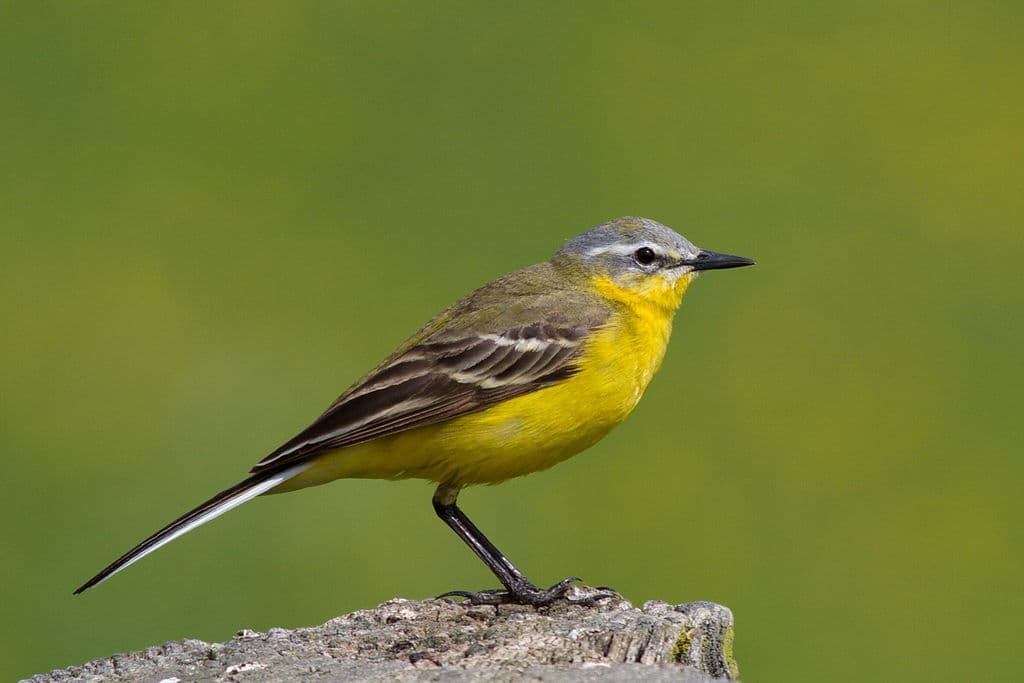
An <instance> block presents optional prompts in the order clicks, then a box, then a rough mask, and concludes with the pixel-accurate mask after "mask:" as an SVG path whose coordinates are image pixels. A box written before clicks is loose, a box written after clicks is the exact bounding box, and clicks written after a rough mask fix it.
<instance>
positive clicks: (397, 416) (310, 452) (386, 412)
mask: <svg viewBox="0 0 1024 683" xmlns="http://www.w3.org/2000/svg"><path fill="white" fill-rule="evenodd" d="M594 327H596V324H588V325H581V326H572V325H567V324H553V323H534V324H530V325H526V326H523V327H518V328H515V329H510V330H506V331H503V332H501V333H485V334H472V335H466V336H464V337H461V338H457V339H445V340H434V339H427V340H424V341H422V342H420V343H418V344H416V345H414V346H412V347H410V348H408V349H406V350H405V351H404V352H403V353H401V354H400V355H398V356H396V357H395V358H393V359H391V360H390V362H388V363H386V364H385V365H383V366H382V367H380V368H378V369H377V371H376V372H374V373H373V374H371V375H370V376H369V377H367V378H365V379H364V380H363V381H362V382H361V383H359V384H357V385H356V386H354V387H352V388H351V389H349V390H348V391H347V392H345V394H343V395H342V396H341V397H340V398H339V399H338V400H337V401H335V403H334V404H333V405H332V406H331V407H330V408H328V410H327V411H326V412H325V413H324V414H323V415H321V416H320V417H319V418H317V420H316V421H315V422H313V424H311V425H310V426H309V427H307V428H306V429H304V430H303V431H302V432H300V433H299V434H298V435H296V436H295V437H294V438H293V439H291V440H290V441H288V442H287V443H285V444H284V445H282V446H281V447H280V448H278V449H277V450H275V451H274V452H273V453H271V454H270V455H268V456H267V457H265V458H264V459H263V460H261V461H260V462H259V463H257V464H256V466H255V467H253V469H252V471H253V472H262V471H266V470H269V469H279V468H282V467H287V466H289V465H292V464H295V463H298V462H301V461H304V460H307V459H309V458H310V457H312V456H314V455H316V454H318V453H321V452H324V451H328V450H334V449H337V448H343V447H345V446H352V445H354V444H358V443H362V442H364V441H369V440H370V439H376V438H380V437H382V436H389V435H392V434H396V433H398V432H401V431H405V430H408V429H414V428H416V427H423V426H426V425H430V424H436V423H438V422H443V421H445V420H450V419H452V418H455V417H459V416H461V415H467V414H469V413H473V412H476V411H479V410H483V409H484V408H487V407H488V406H491V405H494V404H495V403H498V402H499V401H504V400H507V399H509V398H512V397H514V396H520V395H522V394H526V393H529V392H531V391H536V390H537V389H542V388H544V387H548V386H551V385H553V384H556V383H558V382H560V381H562V380H564V379H566V378H568V377H570V376H572V374H573V373H575V372H576V370H577V366H576V362H575V361H576V360H577V359H578V356H579V352H580V349H581V345H582V342H583V340H584V339H585V338H586V336H587V335H588V334H589V333H590V332H591V331H592V330H593V329H594Z"/></svg>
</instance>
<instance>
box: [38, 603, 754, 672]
mask: <svg viewBox="0 0 1024 683" xmlns="http://www.w3.org/2000/svg"><path fill="white" fill-rule="evenodd" d="M575 590H577V591H579V594H580V595H582V594H585V592H586V591H587V590H588V589H585V588H578V589H575ZM732 624H733V621H732V612H730V611H729V610H728V608H725V607H722V606H721V605H716V604H714V603H710V602H691V603H685V604H682V605H677V606H672V605H669V604H667V603H664V602H648V603H646V604H645V605H644V606H643V607H642V608H641V609H637V608H635V607H633V606H632V605H631V604H630V603H628V602H626V601H625V600H603V601H601V603H600V604H599V605H597V606H593V607H580V606H571V605H564V604H563V605H556V606H553V607H548V608H541V609H537V608H533V607H523V606H518V605H515V606H512V605H503V606H500V607H491V606H469V605H464V604H460V603H457V602H453V601H450V600H424V601H413V600H402V599H395V600H391V601H389V602H386V603H384V604H383V605H380V606H379V607H377V608H375V609H370V610H363V611H359V612H353V613H351V614H347V615H345V616H341V617H337V618H335V619H331V620H330V621H328V622H327V623H326V624H324V625H322V626H316V627H312V628H302V629H295V630H286V629H271V630H270V631H269V632H267V633H256V632H254V631H248V630H245V631H240V632H239V633H238V634H237V635H236V636H235V637H234V638H233V639H231V640H230V641H228V642H226V643H205V642H203V641H201V640H178V641H173V642H170V643H166V644H164V645H160V646H157V647H150V648H147V649H146V650H142V651H140V652H132V653H129V654H120V655H114V656H113V657H109V658H106V659H97V660H94V661H91V662H88V663H86V664H84V665H82V666H73V667H70V668H67V669H62V670H59V671H52V672H50V673H48V674H41V675H38V676H34V677H32V678H31V679H30V680H32V681H34V682H36V683H44V682H51V681H52V682H56V681H60V682H61V683H68V682H71V681H76V682H77V681H146V682H147V683H149V682H152V683H158V682H161V681H162V682H165V683H177V682H179V681H180V682H181V683H185V682H192V681H239V682H252V683H257V682H259V683H265V682H269V681H295V680H300V679H301V680H325V681H440V680H444V681H499V680H501V681H507V680H513V679H514V680H528V681H529V680H532V681H555V680H557V681H686V682H688V683H706V682H707V681H710V680H712V679H713V678H718V679H723V678H724V679H735V678H736V676H737V673H738V672H737V669H736V664H735V662H734V660H733V659H732V634H733V629H732Z"/></svg>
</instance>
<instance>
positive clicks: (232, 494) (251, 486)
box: [75, 463, 309, 595]
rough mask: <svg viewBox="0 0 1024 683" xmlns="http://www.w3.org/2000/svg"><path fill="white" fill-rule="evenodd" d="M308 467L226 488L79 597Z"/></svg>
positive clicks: (135, 551) (124, 557) (262, 475)
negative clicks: (180, 537) (175, 540)
mask: <svg viewBox="0 0 1024 683" xmlns="http://www.w3.org/2000/svg"><path fill="white" fill-rule="evenodd" d="M307 467H309V463H302V464H299V465H296V466H295V467H290V468H288V469H286V470H282V471H280V472H274V473H272V474H268V473H260V474H255V475H253V476H251V477H249V478H248V479H246V480H245V481H242V482H239V483H237V484H235V485H234V486H232V487H231V488H229V489H225V490H223V491H221V492H220V493H218V494H217V495H215V496H214V497H213V498H211V499H210V500H208V501H206V502H205V503H203V504H202V505H200V506H199V507H197V508H195V509H193V510H189V511H188V512H186V513H185V514H183V515H182V516H181V517H178V519H176V520H174V521H173V522H171V523H170V524H168V525H167V526H165V527H164V528H163V529H160V531H158V532H156V533H155V534H153V535H152V536H150V537H149V538H147V539H146V540H145V541H143V542H142V543H139V544H138V545H137V546H135V547H134V548H132V549H131V550H129V551H128V552H126V553H125V554H124V555H122V556H121V557H119V558H117V559H116V560H114V561H113V562H111V563H110V564H109V565H107V567H106V568H104V569H103V571H101V572H100V573H99V574H97V575H96V576H94V577H92V578H91V579H89V580H88V581H86V582H85V583H83V584H82V585H81V586H79V587H78V588H77V589H76V590H75V595H78V594H79V593H81V592H82V591H84V590H86V589H87V588H92V587H93V586H95V585H96V584H99V583H103V582H104V581H106V580H107V579H109V578H110V577H111V576H113V575H114V574H116V573H118V572H119V571H121V570H122V569H124V568H125V567H127V566H128V565H130V564H134V563H135V562H138V561H139V560H141V559H142V558H143V557H145V556H146V555H149V554H150V553H151V552H153V551H154V550H156V549H157V548H161V547H163V546H165V545H167V544H168V543H170V542H171V541H173V540H174V539H176V538H178V537H179V536H183V535H184V534H187V533H188V532H190V531H192V530H193V529H195V528H196V527H197V526H200V525H202V524H206V523H207V522H209V521H210V520H211V519H213V518H215V517H220V516H221V515H223V514H224V513H225V512H227V511H228V510H232V509H234V508H236V507H238V506H239V505H241V504H242V503H245V502H247V501H250V500H252V499H253V498H255V497H256V496H258V495H260V494H261V493H266V492H267V491H269V490H270V489H272V488H274V487H275V486H277V485H278V484H280V483H282V482H284V481H287V480H288V479H291V478H292V477H294V476H295V475H296V474H298V473H299V472H302V471H303V470H304V469H306V468H307Z"/></svg>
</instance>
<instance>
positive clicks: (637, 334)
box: [273, 287, 685, 493]
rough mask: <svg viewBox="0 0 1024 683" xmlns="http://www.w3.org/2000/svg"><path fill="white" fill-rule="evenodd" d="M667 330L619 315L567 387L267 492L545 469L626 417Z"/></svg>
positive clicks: (402, 440) (350, 452) (331, 458)
mask: <svg viewBox="0 0 1024 683" xmlns="http://www.w3.org/2000/svg"><path fill="white" fill-rule="evenodd" d="M681 289H685V287H683V288H681ZM678 296H679V297H680V298H681V296H682V292H679V293H678ZM675 303H676V305H678V298H676V300H675ZM673 308H674V307H673ZM671 329H672V316H671V311H666V310H664V309H663V308H657V309H656V308H648V307H640V308H635V307H623V308H622V309H621V310H620V311H619V312H618V313H616V314H615V316H613V318H612V319H611V320H610V321H609V324H607V325H606V326H605V327H604V328H603V329H601V330H599V331H597V332H595V333H593V334H592V335H591V337H590V340H589V341H588V342H587V348H586V349H585V351H584V353H583V354H582V355H581V357H582V359H583V360H582V361H581V363H580V367H579V372H577V373H576V374H575V375H573V376H572V377H570V378H569V379H567V380H565V381H564V382H562V383H560V384H557V385H554V386H551V387H547V388H545V389H541V390H538V391H534V392H532V393H529V394H526V395H523V396H519V397H516V398H513V399H509V400H507V401H504V402H502V403H499V404H496V405H494V406H492V407H490V408H487V409H485V410H483V411H480V412H478V413H473V414H470V415H465V416H463V417H459V418H455V419H453V420H449V421H447V422H443V423H441V424H437V425H429V426H426V427H420V428H418V429H413V430H409V431H407V432H402V433H399V434H396V435H394V436H390V437H384V438H380V439H375V440H373V441H369V442H366V443H363V444H359V445H356V446H349V447H347V448H343V449H340V450H337V451H333V452H328V453H325V454H323V455H322V456H320V457H318V458H317V459H316V460H315V461H314V462H313V464H312V465H311V466H310V468H309V469H307V470H306V471H305V472H302V473H301V474H299V475H297V476H296V477H294V478H293V479H290V480H288V481H286V482H285V483H283V484H282V485H281V486H279V487H278V488H276V489H274V491H273V492H274V493H279V492H284V491H292V490H295V489H300V488H304V487H307V486H314V485H317V484H323V483H326V482H328V481H332V480H334V479H342V478H367V479H404V478H409V477H415V478H421V479H429V480H432V481H435V482H438V483H444V484H448V485H453V486H456V487H458V486H463V485H467V484H494V483H498V482H501V481H504V480H506V479H510V478H512V477H518V476H521V475H524V474H529V473H531V472H536V471H538V470H543V469H546V468H548V467H551V466H552V465H555V464H557V463H559V462H561V461H562V460H565V459H566V458H569V457H572V456H573V455H576V454H577V453H579V452H580V451H582V450H584V449H586V448H589V447H590V446H592V445H594V444H595V443H596V442H597V441H599V440H600V439H601V438H602V437H603V436H605V435H606V434H607V433H608V432H609V431H610V430H611V429H612V428H613V427H615V426H616V425H618V424H619V423H620V422H622V421H623V420H624V419H625V418H626V416H627V415H629V413H630V412H632V410H633V408H634V407H635V406H636V404H637V402H638V401H639V400H640V397H641V396H643V393H644V391H645V390H646V388H647V385H648V384H649V383H650V381H651V378H653V377H654V374H655V373H656V372H657V370H658V368H659V367H660V365H661V361H662V358H663V357H664V354H665V349H666V347H667V345H668V340H669V335H670V334H671Z"/></svg>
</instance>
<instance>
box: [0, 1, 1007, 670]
mask: <svg viewBox="0 0 1024 683" xmlns="http://www.w3.org/2000/svg"><path fill="white" fill-rule="evenodd" d="M1022 19H1024V12H1022V10H1021V5H1019V4H1015V3H1006V2H978V3H970V4H968V3H928V2H907V3H852V4H847V5H845V6H839V4H838V3H826V4H824V5H823V4H820V3H812V2H787V3H771V4H756V5H754V4H746V3H744V4H740V3H737V4H725V3H706V4H684V3H676V2H663V3H644V4H642V5H640V4H632V3H611V2H603V3H597V2H594V3H586V4H583V3H565V4H563V3H536V4H534V5H533V6H532V7H527V6H517V7H516V8H512V7H507V6H498V5H497V4H496V3H495V4H492V5H490V6H486V7H485V6H482V5H480V4H477V3H461V4H459V3H444V4H440V5H437V4H432V3H417V2H392V3H380V4H374V3H366V4H361V5H356V4H348V3H328V4H307V3H267V4H264V3H258V4H257V3H251V4H250V3H242V4H237V5H233V6H232V5H226V4H217V5H210V4H208V3H162V4H159V5H154V4H145V5H139V6H129V5H128V3H122V4H121V6H117V5H116V4H109V3H90V4H72V3H20V4H19V5H17V6H12V5H11V4H5V6H4V9H2V10H0V35H2V41H0V50H2V55H0V56H2V58H3V68H2V71H0V98H2V102H3V105H2V107H0V124H2V127H3V133H2V138H0V140H2V154H3V163H2V164H0V173H2V182H0V204H2V208H0V220H2V236H0V253H2V254H3V267H2V269H0V294H2V301H3V305H2V308H0V315H2V318H0V323H2V328H3V334H2V335H0V349H2V358H3V361H2V365H0V373H2V374H0V377H2V395H0V452H2V455H3V462H4V464H5V467H6V469H5V471H4V476H3V482H2V484H0V486H2V489H3V494H2V497H0V501H2V502H0V505H2V506H3V507H2V509H0V514H2V518H3V534H2V538H0V544H2V545H0V551H2V558H3V559H2V562H0V586H2V587H0V591H2V593H0V604H2V605H3V609H2V613H3V617H2V621H0V623H2V627H0V628H2V632H0V642H3V643H4V646H3V647H2V648H0V678H3V679H5V680H7V679H10V678H12V677H18V676H26V675H29V674H32V673H34V672H39V671H45V670H48V669H50V668H54V667H61V666H67V665H71V664H75V663H80V662H82V661H84V660H87V659H89V658H93V657H98V656H105V655H109V654H111V653H113V652H117V651H125V650H131V649H136V648H140V647H143V646H146V645H150V644H154V643H159V642H162V641H165V640H169V639H175V638H182V637H185V636H188V637H195V638H202V639H207V640H221V639H225V638H228V637H230V636H231V635H232V633H233V632H234V631H236V630H238V629H240V628H243V627H247V628H255V629H266V628H268V627H271V626H300V625H311V624H316V623H319V622H322V621H324V620H326V619H328V618H330V617H332V616H334V615H337V614H340V613H343V612H346V611H350V610H354V609H359V608H366V607H370V606H373V605H375V604H377V603H379V602H381V601H384V600H386V599H388V598H390V597H392V596H395V595H399V596H406V597H427V596H431V595H434V594H436V593H438V592H441V591H443V590H447V589H452V588H482V587H486V586H489V585H492V584H494V580H493V578H492V577H491V576H490V575H489V574H488V573H487V571H486V569H485V568H484V567H483V565H482V564H481V563H480V562H478V561H477V560H476V559H475V558H474V557H473V556H472V555H471V554H470V553H469V551H468V550H467V549H466V548H464V547H463V546H462V545H461V544H460V543H459V541H458V540H457V539H456V538H455V536H454V535H453V534H451V533H450V532H449V531H448V530H447V529H445V528H444V527H443V525H442V524H441V523H440V522H439V521H438V520H436V519H435V518H434V515H433V513H432V511H431V508H430V503H429V498H430V494H431V488H430V487H429V486H428V485H427V484H425V483H423V482H416V481H410V482H402V483H388V482H364V481H346V482H338V483H335V484H332V485H330V486H326V487H321V488H318V489H313V490H309V491H307V492H304V493H303V494H302V495H297V496H285V497H275V498H269V499H261V500H258V501H256V502H254V503H252V504H250V505H248V506H246V507H245V508H243V509H241V510H238V511H236V512H233V513H232V514H230V515H228V516H226V517H224V518H222V519H220V520H218V521H217V522H215V523H213V524H211V525H209V526H207V527H204V528H203V529H201V530H200V531H198V532H196V533H194V534H191V535H189V536H187V537H186V538H184V539H182V540H180V541H177V542H176V543H175V544H173V545H172V546H170V547H168V548H166V549H164V550H162V551H160V552H159V553H158V554H157V555H155V556H152V557H150V558H147V559H146V560H144V561H143V562H141V563H139V564H138V565H136V566H134V567H132V568H131V569H130V570H129V571H126V572H125V573H123V574H121V575H119V576H118V577H117V578H116V579H115V580H113V581H111V582H110V583H107V584H104V585H103V586H101V587H100V588H98V589H94V590H93V591H90V592H89V593H86V594H85V595H83V596H80V597H74V598H73V597H72V596H71V590H72V589H73V588H74V587H75V586H77V585H78V584H79V583H81V582H82V581H83V580H84V579H86V578H88V577H89V576H90V575H92V574H93V573H94V572H95V571H96V570H98V569H99V568H100V567H102V566H103V565H104V564H106V563H107V562H108V561H109V560H111V559H113V558H114V557H115V556H117V555H118V554H120V553H121V552H122V551H124V550H126V549H127V548H128V547H129V546H131V545H132V544H133V543H135V542H136V541H138V540H140V539H141V538H142V537H144V536H145V535H147V534H148V533H150V532H151V531H153V530H155V529H156V528H157V527H159V526H160V525H162V524H163V523H165V522H167V521H169V520H170V519H171V518H173V517H174V516H176V515H177V514H178V513H180V512H182V511H184V510H185V509H186V508H188V507H190V506H191V505H193V504H195V503H197V502H199V501H200V500H202V499H204V498H205V497H207V496H208V495H209V494H212V493H213V492H215V491H216V490H219V489H220V488H222V487H224V486H227V485H229V484H231V483H233V482H234V481H236V480H238V479H239V478H240V477H241V476H242V475H243V474H244V473H245V472H246V470H247V468H248V467H249V466H250V465H251V464H252V463H253V462H255V461H256V460H257V459H259V458H260V457H262V456H263V455H264V454H266V453H267V452H268V451H269V450H271V449H272V448H274V447H275V446H277V445H278V444H279V443H280V442H282V441H283V440H285V439H286V438H288V437H290V436H291V435H292V434H293V433H294V432H295V431H296V430H297V429H298V428H301V427H303V426H305V424H306V423H307V422H308V421H309V420H310V419H312V418H313V417H314V416H315V415H316V414H318V413H319V411H320V410H322V409H323V408H324V407H325V406H326V405H327V404H328V403H329V402H330V401H331V400H332V399H333V398H334V397H335V396H336V395H337V394H338V393H340V392H341V390H342V389H344V388H345V387H346V386H347V384H348V383H350V382H351V381H353V380H355V379H356V378H357V377H358V376H359V375H360V374H361V373H362V372H364V371H365V370H366V369H368V368H369V367H370V366H372V365H373V364H374V363H376V362H377V361H379V360H380V359H381V358H382V357H383V356H384V355H386V354H387V353H388V352H389V351H390V350H391V349H392V348H393V347H394V346H395V345H396V344H397V343H398V342H399V341H401V340H402V339H403V338H404V337H405V336H406V335H407V334H409V333H411V332H412V331H413V330H415V329H416V328H417V327H418V326H419V325H420V324H421V323H423V322H424V321H425V320H426V319H427V318H428V317H430V316H431V315H433V313H435V312H436V311H437V310H438V309H440V308H441V307H442V306H444V305H446V304H447V303H449V302H450V301H452V300H454V299H455V298H457V297H459V296H461V295H462V294H464V293H465V292H467V291H469V290H470V289H472V288H473V287H475V286H477V285H479V284H481V283H483V282H485V281H487V280H489V279H491V278H493V277H495V276H497V275H498V274H501V273H503V272H507V271H509V270H512V269H515V268H518V267H520V266H522V265H525V264H528V263H532V262H535V261H538V260H542V259H545V258H547V257H548V256H549V255H550V254H551V253H552V252H554V251H555V250H556V249H557V248H558V247H559V246H560V245H561V244H562V242H563V241H564V240H565V239H567V238H569V237H571V236H573V235H574V234H576V233H578V232H580V231H582V230H584V229H586V228H588V227H590V226H592V225H594V224H596V223H599V222H602V221H604V220H607V219H609V218H613V217H616V216H620V215H626V214H635V215H644V216H649V217H652V218H656V219H659V220H661V221H664V222H666V223H668V224H669V225H671V226H673V227H675V228H677V229H678V230H679V231H680V232H682V233H683V234H685V235H687V236H688V237H690V238H691V239H693V240H694V241H695V242H697V243H698V244H700V245H702V246H705V247H707V248H710V249H715V250H721V251H727V252H732V253H738V254H744V255H748V256H751V257H754V258H756V259H757V261H758V266H757V267H756V268H752V269H748V270H742V271H731V272H728V273H712V274H710V275H709V276H706V277H704V278H702V279H701V281H700V282H698V283H697V285H696V286H695V287H694V288H693V289H692V290H691V292H690V295H689V297H688V299H687V301H686V303H685V304H684V306H683V310H682V311H681V313H680V315H679V317H678V318H677V325H676V334H675V337H674V340H673V344H672V347H671V348H670V349H669V354H668V356H667V358H666V362H665V365H664V367H663V369H662V372H661V374H660V375H659V376H658V378H657V379H656V381H655V382H654V383H653V385H652V386H651V388H650V390H649V392H648V394H647V397H646V398H645V400H644V401H643V402H642V403H641V405H640V407H639V409H638V410H637V412H636V413H635V415H634V416H633V417H632V418H631V419H630V420H629V421H627V423H626V424H625V425H624V426H623V427H622V428H620V429H619V430H618V431H616V432H615V433H613V434H612V435H611V436H610V437H609V438H608V439H606V440H605V441H604V442H602V443H601V444H600V445H598V446H597V447H595V448H594V449H592V450H591V451H590V452H588V453H586V454H584V455H582V456H580V457H578V458H576V459H574V460H571V461H569V462H567V463H565V464H564V465H561V466H559V467H557V468H555V469H553V470H551V471H549V472H546V473H543V474H541V475H537V476H532V477H528V478H525V479H521V480H517V481H514V482H510V483H507V484H505V485H504V486H501V487H496V488H482V489H473V490H470V491H468V492H467V493H466V494H465V495H464V496H463V498H462V502H463V503H464V507H465V509H466V510H467V511H468V512H469V514H470V515H471V516H472V517H473V518H474V519H475V520H476V521H477V522H478V523H479V524H480V526H481V527H482V528H483V529H485V530H486V531H487V532H488V533H489V535H491V537H492V538H493V539H495V541H496V542H497V543H498V544H499V545H500V547H502V548H503V549H504V550H506V552H508V553H509V555H510V556H511V557H512V558H514V559H515V560H516V561H517V562H518V563H520V564H521V566H522V567H524V568H525V569H526V570H527V571H528V572H529V573H530V575H531V576H533V577H534V578H536V579H537V580H538V582H548V581H554V580H556V579H559V578H562V577H563V576H565V575H566V574H570V573H578V574H580V575H581V576H583V577H584V578H586V579H587V580H589V581H590V582H593V583H597V584H609V585H613V586H615V587H616V588H618V589H619V590H621V591H622V592H623V594H624V595H626V596H627V597H628V598H629V599H631V600H633V601H634V602H637V603H639V602H642V601H644V600H648V599H654V598H657V599H662V600H667V601H672V602H682V601H687V600H704V599H706V600H715V601H718V602H722V603H724V604H726V605H728V606H730V607H731V608H732V609H733V610H734V612H735V614H736V623H737V641H736V653H737V656H738V659H739V662H740V666H741V670H742V672H743V674H744V677H745V678H746V680H749V681H799V680H810V679H814V680H851V679H856V678H861V679H863V678H864V677H868V678H870V679H872V680H875V679H888V680H896V679H899V680H903V681H953V680H976V681H977V680H986V679H994V678H996V677H998V676H999V673H1000V672H1002V674H1003V677H1005V674H1006V673H1007V672H1010V671H1014V670H1017V669H1018V668H1019V667H1018V663H1017V658H1018V656H1017V649H1018V647H1017V646H1018V641H1019V637H1018V636H1017V630H1018V629H1017V626H1018V623H1019V616H1018V615H1019V613H1020V612H1021V611H1022V610H1024V591H1022V590H1021V584H1022V580H1024V569H1022V561H1024V532H1022V524H1021V515H1022V512H1024V503H1022V500H1021V488H1022V481H1024V464H1022V463H1021V458H1020V452H1019V451H1020V442H1021V431H1022V430H1021V420H1020V418H1019V416H1018V415H1017V413H1018V412H1019V401H1020V390H1021V387H1022V380H1024V372H1022V365H1021V362H1020V350H1021V347H1022V343H1024V323H1022V320H1021V310H1022V303H1024V302H1022V294H1021V291H1022V288H1021V285H1022V281H1021V276H1020V268H1021V265H1020V264H1021V260H1022V259H1024V236H1022V229H1021V223H1022V221H1021V219H1022V208H1024V200H1022V196H1024V195H1022V193H1024V188H1022V185H1024V183H1022V180H1024V171H1022V168H1021V160H1022V152H1024V144H1022V143H1024V127H1022V125H1021V121H1022V120H1024V88H1022V87H1021V85H1022V84H1021V80H1022V76H1021V74H1022V69H1024V48H1022V45H1024V32H1022V30H1021V26H1022ZM1011 677H1012V674H1011Z"/></svg>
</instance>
